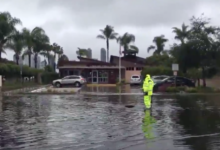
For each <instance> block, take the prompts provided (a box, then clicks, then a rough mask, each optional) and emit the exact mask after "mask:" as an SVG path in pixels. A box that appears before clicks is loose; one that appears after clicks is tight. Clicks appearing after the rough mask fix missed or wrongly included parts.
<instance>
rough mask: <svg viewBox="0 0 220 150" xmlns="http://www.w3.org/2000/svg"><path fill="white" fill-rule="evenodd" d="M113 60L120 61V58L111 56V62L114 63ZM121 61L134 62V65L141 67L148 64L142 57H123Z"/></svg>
mask: <svg viewBox="0 0 220 150" xmlns="http://www.w3.org/2000/svg"><path fill="white" fill-rule="evenodd" d="M113 59H119V57H118V56H114V55H111V57H110V62H113ZM121 60H123V61H128V62H133V63H136V64H141V65H145V62H146V59H145V58H141V57H138V56H123V57H121Z"/></svg>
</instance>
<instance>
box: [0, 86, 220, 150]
mask: <svg viewBox="0 0 220 150" xmlns="http://www.w3.org/2000/svg"><path fill="white" fill-rule="evenodd" d="M130 90H131V91H130V92H138V91H139V92H140V89H138V88H136V89H130ZM126 105H134V107H133V108H127V107H125V106H126ZM143 108H144V104H143V96H130V95H129V96H126V95H117V96H116V95H114V96H105V95H102V96H98V95H97V96H94V95H93V96H89V95H71V96H70V95H69V96H63V95H62V96H52V95H50V96H46V95H45V96H23V97H4V98H3V99H2V100H0V149H5V150H9V149H10V150H11V149H16V150H23V149H24V150H25V149H26V150H35V149H36V150H218V149H220V101H219V95H215V96H214V95H213V96H210V95H209V96H204V95H203V96H184V95H183V96H155V97H153V107H152V111H151V112H150V111H147V112H144V111H143Z"/></svg>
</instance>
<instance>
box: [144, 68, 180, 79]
mask: <svg viewBox="0 0 220 150" xmlns="http://www.w3.org/2000/svg"><path fill="white" fill-rule="evenodd" d="M146 74H150V75H151V76H155V75H168V76H172V75H173V71H172V68H171V67H144V69H143V70H142V72H141V76H142V77H145V76H146ZM178 75H179V76H181V75H183V74H182V73H181V72H180V71H178Z"/></svg>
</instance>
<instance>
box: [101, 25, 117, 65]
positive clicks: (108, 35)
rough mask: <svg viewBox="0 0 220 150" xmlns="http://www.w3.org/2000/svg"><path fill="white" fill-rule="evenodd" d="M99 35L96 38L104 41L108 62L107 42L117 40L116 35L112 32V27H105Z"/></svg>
mask: <svg viewBox="0 0 220 150" xmlns="http://www.w3.org/2000/svg"><path fill="white" fill-rule="evenodd" d="M100 31H101V34H100V35H98V36H97V38H100V39H104V40H106V48H107V62H109V40H114V39H116V38H117V35H118V34H117V33H115V32H114V28H113V27H112V26H109V25H106V27H105V28H104V29H100Z"/></svg>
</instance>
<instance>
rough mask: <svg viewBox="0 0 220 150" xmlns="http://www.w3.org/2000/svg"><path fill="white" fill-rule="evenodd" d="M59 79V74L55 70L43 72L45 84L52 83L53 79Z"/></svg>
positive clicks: (42, 76)
mask: <svg viewBox="0 0 220 150" xmlns="http://www.w3.org/2000/svg"><path fill="white" fill-rule="evenodd" d="M56 79H59V74H58V73H55V72H44V73H43V74H41V80H42V83H44V84H50V83H52V81H53V80H56Z"/></svg>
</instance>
